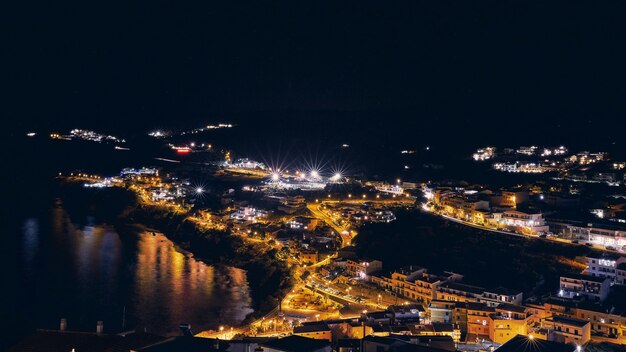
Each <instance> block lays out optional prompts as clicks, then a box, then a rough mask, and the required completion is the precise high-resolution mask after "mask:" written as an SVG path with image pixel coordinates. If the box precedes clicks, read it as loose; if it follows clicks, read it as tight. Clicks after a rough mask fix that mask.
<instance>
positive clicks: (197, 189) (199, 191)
mask: <svg viewBox="0 0 626 352" xmlns="http://www.w3.org/2000/svg"><path fill="white" fill-rule="evenodd" d="M202 192H204V190H203V189H202V187H198V188H196V193H198V194H200V193H202Z"/></svg>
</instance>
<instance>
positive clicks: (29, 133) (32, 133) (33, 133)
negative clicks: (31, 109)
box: [26, 132, 37, 137]
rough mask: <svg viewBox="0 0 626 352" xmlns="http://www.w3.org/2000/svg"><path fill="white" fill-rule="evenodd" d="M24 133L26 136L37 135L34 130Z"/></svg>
mask: <svg viewBox="0 0 626 352" xmlns="http://www.w3.org/2000/svg"><path fill="white" fill-rule="evenodd" d="M26 135H27V136H28V137H35V136H36V135H37V133H35V132H28V133H26Z"/></svg>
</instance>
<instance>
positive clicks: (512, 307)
mask: <svg viewBox="0 0 626 352" xmlns="http://www.w3.org/2000/svg"><path fill="white" fill-rule="evenodd" d="M496 310H503V311H507V312H515V313H524V312H526V307H522V306H518V305H516V304H510V303H500V304H499V305H498V306H497V307H496Z"/></svg>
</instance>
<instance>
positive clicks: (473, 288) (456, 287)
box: [439, 281, 485, 294]
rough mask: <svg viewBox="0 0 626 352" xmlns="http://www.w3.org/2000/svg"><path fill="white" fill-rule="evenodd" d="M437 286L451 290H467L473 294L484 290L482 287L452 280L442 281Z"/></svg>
mask: <svg viewBox="0 0 626 352" xmlns="http://www.w3.org/2000/svg"><path fill="white" fill-rule="evenodd" d="M439 288H449V289H451V290H456V291H463V292H469V293H473V294H482V293H483V292H484V291H485V289H484V288H482V287H478V286H472V285H467V284H462V283H459V282H454V281H448V282H444V283H443V284H441V285H440V286H439Z"/></svg>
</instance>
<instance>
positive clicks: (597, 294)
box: [559, 274, 611, 302]
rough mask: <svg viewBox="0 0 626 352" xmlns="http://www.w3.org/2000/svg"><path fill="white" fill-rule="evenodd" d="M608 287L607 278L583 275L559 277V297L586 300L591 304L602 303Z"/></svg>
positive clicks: (609, 283)
mask: <svg viewBox="0 0 626 352" xmlns="http://www.w3.org/2000/svg"><path fill="white" fill-rule="evenodd" d="M610 287H611V279H609V278H602V277H596V276H591V275H584V274H574V275H568V276H561V279H560V288H559V297H564V298H569V299H576V298H586V299H588V300H590V301H593V302H602V301H604V300H605V299H606V297H607V296H608V295H609V289H610Z"/></svg>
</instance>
